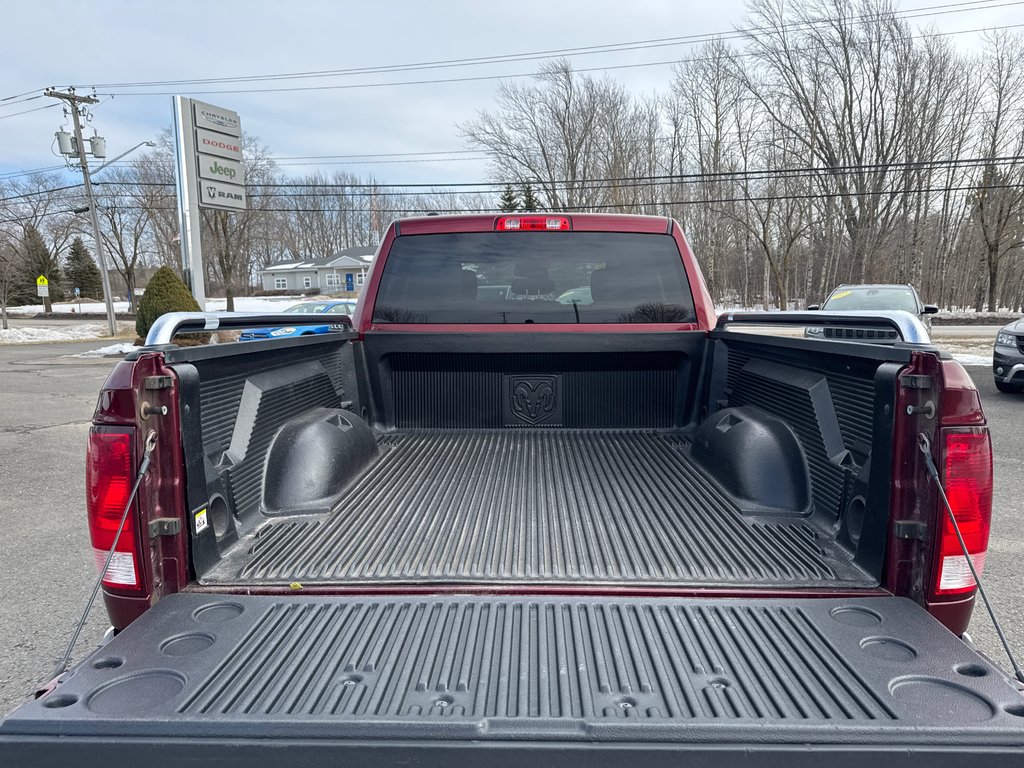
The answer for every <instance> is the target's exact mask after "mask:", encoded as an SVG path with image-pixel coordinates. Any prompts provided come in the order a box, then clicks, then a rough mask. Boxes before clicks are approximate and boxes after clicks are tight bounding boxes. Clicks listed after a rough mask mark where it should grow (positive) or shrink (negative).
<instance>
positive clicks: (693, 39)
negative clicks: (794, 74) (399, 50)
mask: <svg viewBox="0 0 1024 768" xmlns="http://www.w3.org/2000/svg"><path fill="white" fill-rule="evenodd" d="M1020 4H1021V2H1020V1H1019V0H1018V1H1017V2H998V3H995V2H994V0H971V1H969V2H956V3H941V4H937V5H931V6H921V7H918V8H908V9H905V10H900V11H894V12H893V15H894V16H895V17H897V18H918V17H920V16H938V15H945V14H950V13H962V12H964V11H975V12H977V11H980V10H990V9H996V8H1001V7H1004V6H1014V5H1020ZM964 6H966V7H964ZM884 15H887V14H885V13H878V14H861V15H859V16H853V17H852V18H854V19H867V18H877V17H881V16H884ZM829 21H831V19H828V18H826V19H820V20H814V21H806V22H792V23H789V24H785V25H782V26H783V27H784V28H790V27H798V28H799V27H813V26H815V25H818V24H827V23H828V22H829ZM768 29H771V28H769V27H751V28H746V29H733V30H729V31H726V32H704V33H695V34H690V35H680V36H676V37H663V38H648V39H645V40H633V41H628V42H619V43H606V44H602V45H588V46H578V47H572V48H554V49H547V50H540V51H527V52H521V53H508V54H497V55H492V56H477V57H466V58H458V59H441V60H434V61H423V62H414V63H408V64H384V65H376V66H369V67H353V68H347V69H333V70H312V71H304V72H286V73H276V74H266V75H240V76H234V77H210V78H193V79H178V80H150V81H135V82H120V83H94V84H93V85H92V86H91V87H93V88H139V87H158V86H171V85H174V86H182V85H206V84H229V83H255V82H272V81H276V80H300V79H310V78H323V77H344V76H351V75H365V74H388V73H396V72H412V71H422V70H428V69H448V68H454V67H466V66H480V65H488V64H504V63H511V62H519V61H535V60H539V59H550V58H556V57H572V56H582V55H592V54H600V53H618V52H622V51H633V50H643V49H647V48H660V47H669V46H679V45H694V44H697V43H701V42H707V41H709V40H712V39H723V40H725V39H736V38H739V37H743V36H746V35H749V34H753V33H757V32H764V31H766V30H768ZM218 92H220V93H231V92H235V91H218ZM254 92H255V91H254ZM200 93H202V92H200Z"/></svg>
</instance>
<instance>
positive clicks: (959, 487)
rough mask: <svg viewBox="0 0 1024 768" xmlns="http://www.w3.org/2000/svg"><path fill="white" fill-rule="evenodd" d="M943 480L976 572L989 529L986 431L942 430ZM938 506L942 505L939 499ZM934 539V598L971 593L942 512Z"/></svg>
mask: <svg viewBox="0 0 1024 768" xmlns="http://www.w3.org/2000/svg"><path fill="white" fill-rule="evenodd" d="M943 434H944V445H943V447H944V450H943V482H944V483H945V487H946V497H947V498H948V499H949V505H950V507H952V509H953V515H954V517H956V522H957V525H958V526H959V528H960V534H961V535H962V536H963V538H964V543H965V544H966V545H967V551H968V553H970V557H971V561H972V562H973V563H974V567H975V569H977V571H978V573H979V574H980V573H981V571H982V569H983V568H984V567H985V554H986V552H987V551H988V536H989V531H990V530H991V526H992V443H991V441H990V439H989V434H988V429H987V428H984V427H982V428H976V429H971V430H944V432H943ZM940 503H941V501H940ZM940 511H941V519H942V521H943V524H942V529H941V533H940V535H939V541H938V553H937V555H938V556H937V561H936V566H937V567H936V576H935V586H934V591H935V594H936V595H958V594H963V593H967V592H973V591H974V588H975V586H976V585H975V582H974V577H973V576H972V575H971V570H970V568H969V567H968V565H967V558H966V557H965V556H964V552H963V548H962V547H961V546H960V542H959V540H958V539H957V536H956V531H955V530H954V528H953V524H952V523H951V522H950V520H949V514H948V513H947V512H946V511H945V510H944V509H943V510H940Z"/></svg>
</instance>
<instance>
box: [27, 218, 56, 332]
mask: <svg viewBox="0 0 1024 768" xmlns="http://www.w3.org/2000/svg"><path fill="white" fill-rule="evenodd" d="M21 251H22V272H21V283H22V285H23V293H24V294H25V295H26V296H35V295H36V279H37V278H38V277H39V276H40V275H42V276H43V277H45V278H46V279H47V280H48V281H49V283H50V286H49V287H50V290H49V296H46V297H45V298H44V299H43V307H44V311H46V312H52V311H53V305H52V304H51V302H52V301H53V300H54V299H56V300H57V301H60V300H61V299H62V298H63V293H62V291H61V274H60V265H59V264H58V263H57V258H56V257H55V256H54V255H53V254H52V253H51V252H50V249H49V248H48V247H47V245H46V241H45V240H43V236H42V235H41V234H39V230H38V229H36V228H35V227H34V226H33V225H31V224H29V225H28V226H27V227H25V233H24V235H23V236H22V239H21Z"/></svg>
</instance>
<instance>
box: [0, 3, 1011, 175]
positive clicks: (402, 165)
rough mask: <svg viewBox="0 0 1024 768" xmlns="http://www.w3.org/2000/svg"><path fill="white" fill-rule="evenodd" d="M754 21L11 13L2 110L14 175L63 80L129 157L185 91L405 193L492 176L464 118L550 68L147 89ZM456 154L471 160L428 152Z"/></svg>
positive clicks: (118, 7) (632, 9)
mask: <svg viewBox="0 0 1024 768" xmlns="http://www.w3.org/2000/svg"><path fill="white" fill-rule="evenodd" d="M899 7H900V8H901V9H902V10H904V11H911V10H912V9H921V11H920V14H919V17H918V18H916V19H914V20H913V22H912V23H914V24H915V25H917V26H923V25H933V26H934V27H936V28H937V29H938V30H939V31H941V32H960V31H963V30H977V29H979V28H984V27H995V26H1004V25H1010V24H1024V3H1021V2H1007V1H1006V0H984V1H981V2H953V0H904V1H903V2H901V3H900V4H899ZM743 17H744V3H743V0H717V1H716V2H696V1H694V0H691V1H689V2H683V1H682V0H578V1H573V2H554V1H553V0H547V1H546V2H544V1H543V0H519V1H518V2H515V3H506V4H502V5H500V6H499V5H497V4H495V3H490V2H469V0H432V1H431V2H414V1H413V0H408V1H407V2H401V1H399V0H376V1H375V2H369V3H367V2H358V3H357V2H351V1H350V0H337V1H336V2H331V1H330V0H290V1H289V2H273V3H272V2H266V0H247V1H246V2H239V1H238V0H217V2H199V1H197V0H177V2H164V3H153V2H135V1H133V2H128V1H127V0H122V1H120V2H118V1H116V0H90V2H81V0H77V1H67V0H61V1H55V0H44V1H43V2H17V3H15V2H7V3H5V4H4V12H3V26H4V31H5V35H4V46H3V53H2V61H3V66H2V67H0V99H3V98H5V97H13V96H16V97H18V98H7V99H6V100H4V101H0V139H2V141H0V177H2V176H3V175H7V174H12V173H16V172H20V171H24V170H29V169H36V168H46V167H51V166H54V165H56V164H58V163H60V160H59V158H57V157H54V155H53V154H52V153H51V142H52V140H53V133H54V131H55V130H56V129H57V128H58V127H60V125H61V124H62V122H63V118H62V116H61V110H60V108H59V107H49V108H47V104H48V103H49V102H50V101H51V100H50V99H47V98H34V99H31V97H32V96H34V95H35V93H38V90H37V89H41V88H43V87H46V86H51V85H52V86H59V87H65V86H68V85H74V86H77V87H78V89H79V92H80V93H82V92H86V93H89V92H92V89H93V86H95V91H96V93H97V94H99V95H100V98H101V99H102V102H101V103H100V104H99V105H97V106H96V107H94V108H93V120H92V126H94V127H95V128H97V129H98V131H99V133H100V134H101V135H103V136H105V137H106V138H107V142H108V148H109V156H111V157H112V156H114V155H116V154H119V153H120V152H121V151H123V150H125V149H127V148H128V147H131V146H132V145H134V144H137V143H138V142H140V141H144V140H146V139H150V138H153V137H154V136H155V135H157V134H158V133H159V132H160V131H161V129H163V128H165V127H169V126H170V123H171V96H170V95H169V94H172V93H179V94H183V95H188V96H195V97H197V98H201V99H203V100H204V101H208V102H211V103H213V104H217V105H220V106H224V107H227V108H230V109H234V110H236V111H238V112H239V113H240V114H241V116H242V124H243V127H244V129H245V130H246V131H247V132H248V133H252V134H255V135H257V136H259V137H260V138H261V139H262V140H263V142H264V143H265V144H267V145H268V146H269V147H270V149H271V150H272V152H273V154H274V155H275V157H276V158H277V159H278V162H279V164H280V166H281V169H282V171H284V172H285V173H293V174H297V173H301V172H305V171H310V170H313V169H314V168H317V167H319V168H321V169H323V170H334V169H344V170H348V171H351V172H353V173H359V174H360V175H369V174H372V175H373V176H375V177H376V178H377V180H378V181H380V182H382V183H390V184H396V183H433V182H437V183H452V182H461V181H480V180H482V179H485V178H486V174H487V167H486V164H485V162H484V161H482V160H479V159H475V158H476V157H477V156H476V155H474V154H466V152H465V150H466V145H465V143H464V141H463V140H462V139H461V138H460V136H459V134H458V130H457V128H456V125H457V123H459V122H462V121H465V120H468V119H470V118H472V117H473V115H474V114H475V113H476V111H477V110H481V109H488V108H490V107H492V105H493V103H494V101H493V98H494V90H495V87H496V85H497V78H498V77H504V76H510V75H528V74H529V73H531V72H533V71H535V70H536V68H537V66H538V61H537V60H536V59H534V60H527V61H503V62H498V63H490V64H485V65H479V64H477V65H471V66H436V67H432V68H426V69H423V68H421V69H418V70H405V71H401V70H398V71H384V72H376V73H363V74H352V73H348V74H338V75H333V76H330V77H322V76H315V77H301V78H298V77H296V78H292V79H273V80H262V81H259V80H255V81H254V80H249V81H236V82H212V83H211V82H207V83H194V82H193V83H176V84H169V85H156V86H139V85H130V84H132V83H152V82H154V81H187V80H209V79H216V78H245V77H252V76H264V75H279V74H294V73H316V72H322V71H325V70H327V71H337V70H351V69H360V68H362V69H365V68H376V67H389V66H396V65H410V64H417V63H423V62H438V61H450V60H453V59H467V58H475V57H493V56H499V55H504V54H523V53H530V52H546V51H551V50H556V49H566V48H578V47H584V46H605V45H609V44H616V43H627V42H635V41H647V40H652V39H655V38H659V39H663V38H678V37H682V36H688V35H700V34H707V33H718V32H723V33H726V32H728V31H729V30H731V29H733V28H735V27H737V26H742V24H743ZM978 37H979V35H978V33H976V32H970V33H966V34H957V35H955V36H954V37H953V39H954V40H956V42H957V44H958V45H960V46H963V47H965V48H966V47H976V46H977V45H978ZM692 50H693V47H692V44H691V45H687V44H685V41H678V40H677V41H674V42H672V44H665V45H659V46H658V47H647V48H640V49H636V50H625V51H617V52H602V53H590V54H586V55H577V56H574V57H573V58H572V61H573V63H574V66H576V67H577V68H610V69H608V70H607V72H608V74H609V75H611V76H613V77H615V78H616V79H618V80H620V81H621V82H624V83H625V84H627V85H628V86H629V87H630V88H631V89H633V90H634V91H636V92H646V93H653V92H660V91H664V90H665V88H666V85H667V83H668V81H669V79H670V77H671V74H672V66H671V63H666V62H671V61H673V60H678V59H680V58H682V57H684V56H686V55H687V53H688V52H689V51H692ZM648 64H650V65H649V66H648ZM625 65H644V66H625ZM467 78H477V79H470V80H467ZM441 80H449V81H453V80H454V82H438V81H441ZM410 81H434V82H417V83H416V84H410ZM395 83H406V84H395ZM256 89H270V90H271V91H272V92H252V91H254V90H256ZM274 89H278V90H274ZM280 89H285V90H280ZM240 91H250V92H248V93H246V92H240ZM26 92H29V93H28V95H27V96H21V94H24V93H26ZM110 94H114V95H113V96H111V95H110ZM30 110H31V111H30ZM90 133H91V130H90ZM438 152H441V153H451V152H455V153H456V154H443V155H434V156H430V155H423V154H412V153H438ZM381 155H391V156H390V157H382V156H381ZM354 156H362V157H354ZM367 156H370V157H367ZM68 178H69V179H71V178H72V177H71V176H70V175H69V176H68Z"/></svg>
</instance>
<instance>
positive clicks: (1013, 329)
mask: <svg viewBox="0 0 1024 768" xmlns="http://www.w3.org/2000/svg"><path fill="white" fill-rule="evenodd" d="M992 374H993V376H994V377H995V380H996V389H998V390H999V391H1000V392H1012V393H1019V392H1024V318H1021V319H1020V320H1016V321H1014V322H1012V323H1010V324H1009V325H1004V326H1003V327H1002V328H1000V329H999V333H997V334H996V343H995V349H994V350H993V353H992Z"/></svg>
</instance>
